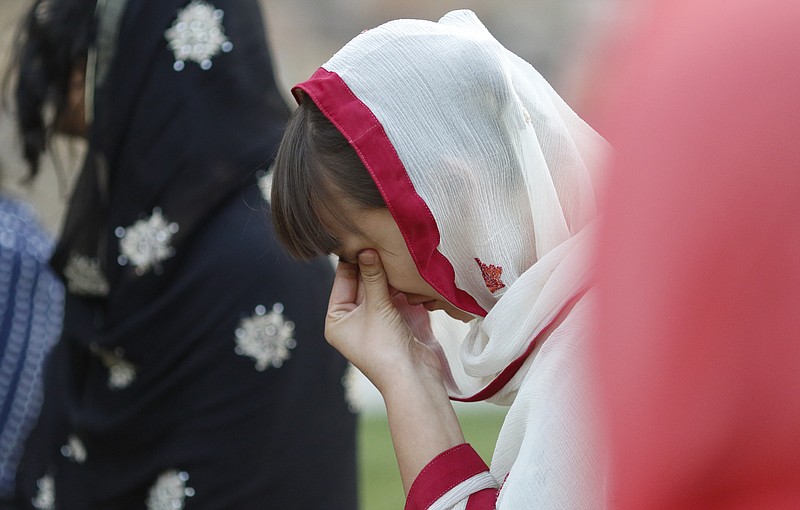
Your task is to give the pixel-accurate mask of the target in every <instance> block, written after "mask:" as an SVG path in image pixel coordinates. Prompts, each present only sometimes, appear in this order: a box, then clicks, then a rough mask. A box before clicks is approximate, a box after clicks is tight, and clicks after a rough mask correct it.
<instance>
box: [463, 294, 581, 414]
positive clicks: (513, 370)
mask: <svg viewBox="0 0 800 510" xmlns="http://www.w3.org/2000/svg"><path fill="white" fill-rule="evenodd" d="M588 290H589V289H584V290H582V291H580V292H578V293H577V294H576V295H575V296H574V297H573V298H572V299H570V300H569V301H568V302H567V304H565V305H564V306H563V307H562V308H561V310H560V311H559V312H558V314H557V315H556V316H555V317H553V319H552V320H551V321H550V322H549V323H548V324H547V326H546V327H545V328H544V329H543V330H541V331H540V332H539V334H538V335H536V336H535V337H533V340H531V342H530V343H529V344H528V347H527V348H526V349H525V352H523V353H522V355H521V356H519V357H518V358H517V359H515V360H514V361H512V362H511V363H510V364H509V365H508V366H506V368H504V369H503V371H502V372H500V374H499V375H498V376H497V377H495V378H494V380H492V382H490V383H489V384H487V385H486V386H484V388H483V389H482V390H480V391H479V392H478V393H476V394H474V395H472V396H470V397H450V400H455V401H457V402H480V401H481V400H486V399H487V398H491V397H492V396H494V394H495V393H497V392H498V391H500V390H501V389H502V388H503V386H505V385H506V384H508V381H510V380H511V378H512V377H514V376H515V375H516V374H517V372H519V369H520V368H522V365H523V364H524V363H525V360H527V359H528V356H530V355H531V353H532V352H533V350H534V349H535V348H536V346H537V345H539V344H540V343H541V342H542V341H543V340H544V339H545V338H547V336H548V335H550V333H552V332H553V330H554V329H556V326H557V325H558V324H559V322H560V321H561V320H562V319H563V318H565V317H566V316H567V314H569V312H570V311H571V310H572V308H573V307H574V306H575V304H576V303H577V302H578V301H579V300H580V299H581V298H582V297H583V295H584V294H586V292H587V291H588Z"/></svg>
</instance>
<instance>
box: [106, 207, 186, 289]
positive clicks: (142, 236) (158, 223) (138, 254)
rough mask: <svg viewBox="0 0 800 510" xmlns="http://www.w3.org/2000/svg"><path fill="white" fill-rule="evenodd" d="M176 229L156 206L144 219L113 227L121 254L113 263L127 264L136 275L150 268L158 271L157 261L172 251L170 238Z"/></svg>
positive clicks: (158, 263) (175, 225) (166, 256)
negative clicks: (125, 226) (127, 225)
mask: <svg viewBox="0 0 800 510" xmlns="http://www.w3.org/2000/svg"><path fill="white" fill-rule="evenodd" d="M178 230H179V227H178V224H177V223H171V222H167V220H166V218H164V216H163V215H162V214H161V209H159V208H158V207H156V208H155V209H153V214H152V215H151V216H150V217H149V218H147V219H145V220H139V221H137V222H136V223H134V224H133V225H131V226H130V227H128V228H123V227H117V228H116V230H115V231H114V234H115V235H116V236H117V237H118V238H119V251H120V253H121V255H120V256H119V257H118V258H117V262H119V265H121V266H124V265H127V264H128V263H130V264H131V265H132V266H134V267H135V268H136V269H135V271H136V274H137V275H139V276H141V275H143V274H145V273H146V272H147V271H148V270H150V268H153V270H154V271H155V272H156V273H159V272H160V271H161V261H163V260H166V259H168V258H170V257H171V256H173V255H174V254H175V249H174V248H173V247H172V246H170V241H171V240H172V236H173V235H175V234H176V233H177V232H178Z"/></svg>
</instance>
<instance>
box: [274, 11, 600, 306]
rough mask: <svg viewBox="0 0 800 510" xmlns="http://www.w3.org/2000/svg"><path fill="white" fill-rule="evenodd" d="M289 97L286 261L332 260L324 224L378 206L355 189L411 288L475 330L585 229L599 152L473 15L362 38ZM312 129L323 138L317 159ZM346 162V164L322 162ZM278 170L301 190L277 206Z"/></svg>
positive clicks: (393, 25) (407, 23)
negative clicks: (329, 140) (401, 258)
mask: <svg viewBox="0 0 800 510" xmlns="http://www.w3.org/2000/svg"><path fill="white" fill-rule="evenodd" d="M295 95H296V97H298V99H299V100H300V101H299V102H300V103H301V105H300V109H299V111H298V113H297V114H296V116H295V118H294V119H293V121H292V124H291V125H290V127H289V130H288V131H287V133H286V138H285V139H284V144H283V146H282V147H281V153H280V154H279V156H278V161H279V163H278V165H279V169H278V171H277V172H276V175H275V179H276V181H277V183H276V184H275V185H274V187H273V198H274V203H273V208H274V209H275V213H276V214H275V216H276V221H277V222H278V225H279V226H278V228H279V232H280V234H281V235H282V237H283V239H284V240H285V241H287V244H288V245H289V247H290V249H292V250H293V251H294V252H295V253H299V254H301V255H310V254H313V253H324V252H328V251H336V249H337V240H336V238H335V235H332V234H331V232H333V230H334V229H331V228H327V227H326V225H330V226H339V227H344V229H343V230H349V231H356V232H357V231H358V230H359V228H360V226H361V225H360V222H359V220H358V217H357V216H353V217H352V220H353V223H355V225H351V224H348V223H347V221H342V220H348V219H350V218H351V216H348V215H344V214H342V213H341V211H342V210H343V209H344V207H345V206H351V205H352V206H358V207H360V208H361V210H362V211H370V210H371V208H372V207H380V206H381V205H382V204H381V201H379V200H374V201H372V200H360V199H355V198H354V197H355V195H356V194H355V191H357V192H358V193H363V192H368V193H369V194H371V196H373V197H375V198H377V197H378V196H380V197H381V198H382V199H383V200H382V203H384V204H385V207H386V209H388V211H389V213H391V214H390V216H391V218H392V219H393V220H394V222H395V224H396V227H397V228H398V229H399V233H400V236H401V237H402V239H403V240H404V241H405V245H406V247H407V251H408V252H409V254H410V257H411V259H412V260H413V263H414V265H415V267H416V270H417V272H418V273H419V275H421V277H422V279H423V280H424V281H425V282H426V283H427V284H428V285H430V287H432V288H433V289H435V291H436V292H437V293H438V294H439V295H441V296H444V297H445V299H446V300H447V301H448V302H449V303H452V304H453V305H455V306H457V307H458V308H459V309H461V310H464V311H466V312H469V313H472V314H473V315H478V316H483V315H486V313H487V312H488V311H489V310H490V309H492V308H493V307H494V305H495V304H496V303H497V301H498V300H499V299H501V298H502V296H503V295H505V294H506V292H507V290H508V289H509V288H510V287H511V286H512V284H513V283H514V282H515V281H516V280H517V279H518V278H519V277H520V276H521V275H522V274H523V273H525V272H526V271H528V269H530V268H531V267H532V266H533V265H534V264H535V263H536V262H537V261H538V260H540V259H541V258H542V257H544V256H545V255H547V254H548V253H549V252H550V251H552V250H554V248H556V247H557V246H559V245H561V244H562V243H564V242H565V241H566V240H568V239H570V237H572V236H573V235H574V234H575V233H577V232H578V231H580V230H581V229H582V228H583V226H584V225H585V224H586V223H587V221H589V220H590V219H591V217H592V215H593V209H594V192H593V185H592V182H591V174H590V167H593V166H594V165H595V164H596V163H597V161H596V153H597V152H598V151H597V149H599V148H600V147H601V146H602V143H603V142H602V139H600V137H598V136H597V134H596V133H595V132H594V131H593V130H592V129H591V128H590V127H589V126H587V125H586V124H585V123H583V121H581V120H580V119H579V118H578V117H577V116H576V115H575V114H574V112H572V110H570V109H569V107H568V106H567V105H566V104H565V103H564V102H563V100H561V98H560V97H559V96H558V95H557V94H556V93H555V91H553V89H552V88H551V87H550V86H549V85H548V84H547V82H546V81H545V80H544V79H543V78H542V77H541V75H539V74H538V73H537V72H536V71H535V70H534V69H533V68H532V67H531V66H530V65H529V64H527V63H525V62H523V61H522V60H520V59H519V58H518V57H517V56H516V55H514V54H513V53H511V52H509V51H508V50H507V49H505V48H504V47H503V46H502V45H501V44H500V43H499V42H497V40H495V39H494V38H493V37H492V36H491V34H490V33H489V32H488V31H487V30H486V28H485V27H484V26H483V25H482V24H481V23H480V21H479V20H478V19H477V18H476V17H475V15H474V14H472V13H471V12H468V11H456V12H453V13H450V14H448V15H447V16H445V17H444V18H442V20H440V21H439V22H438V23H432V22H426V21H419V20H397V21H393V22H390V23H387V24H384V25H382V26H380V27H378V28H375V29H373V30H368V31H366V32H365V33H362V34H361V35H359V36H357V37H356V38H355V39H353V40H352V41H351V42H350V43H348V44H347V45H346V46H345V47H344V48H342V50H340V51H339V52H338V53H337V54H336V55H334V56H333V57H332V58H331V59H330V60H329V61H328V62H327V63H325V64H323V66H322V68H320V69H319V70H317V72H316V73H314V75H313V76H312V77H311V78H310V79H309V80H307V81H305V82H303V83H301V84H299V85H298V86H297V87H296V88H295ZM311 103H313V104H311ZM312 114H313V116H312ZM312 120H313V122H312ZM320 126H325V128H326V132H327V131H330V132H331V133H332V134H333V136H334V137H335V144H332V145H330V146H329V147H326V148H325V149H326V150H324V151H323V150H318V148H317V146H316V144H318V143H319V141H318V140H319V138H321V137H319V136H318V133H317V132H316V130H317V129H320ZM312 149H313V150H312ZM344 154H347V156H348V157H349V158H350V159H349V162H348V163H346V164H345V165H343V166H339V165H337V164H332V163H331V161H332V160H331V159H330V158H331V157H332V156H336V158H334V159H336V160H337V161H339V160H340V159H341V157H342V156H343V155H344ZM326 158H328V159H326ZM285 162H292V163H291V164H290V165H286V164H285ZM281 168H283V169H290V170H291V171H293V172H294V173H295V174H296V175H295V176H293V177H291V179H300V181H299V182H302V183H305V184H304V185H303V186H298V187H296V189H295V191H294V192H292V193H287V188H286V187H285V186H286V184H287V182H290V181H289V178H287V177H286V176H281V175H280V171H281ZM337 168H343V169H344V170H345V174H343V176H344V177H346V178H345V179H341V178H336V177H334V175H335V174H334V170H336V169H337ZM592 170H593V169H592ZM356 177H357V178H359V179H362V180H361V181H359V182H349V181H350V180H351V178H356ZM311 183H313V184H311ZM375 188H377V190H379V191H380V193H379V194H378V193H376V190H375ZM281 200H284V202H281ZM288 201H292V202H299V203H286V202H288ZM292 215H295V216H294V217H292ZM287 218H289V221H288V222H287V221H286V219H287ZM307 218H312V219H313V220H314V221H311V222H309V221H306V219H307ZM326 222H327V223H326ZM286 224H295V225H299V227H293V228H292V229H285V228H284V226H285V225H286ZM356 227H358V228H356ZM338 244H341V243H338ZM390 283H392V282H391V281H390Z"/></svg>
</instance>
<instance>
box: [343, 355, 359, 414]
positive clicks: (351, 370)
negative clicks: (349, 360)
mask: <svg viewBox="0 0 800 510" xmlns="http://www.w3.org/2000/svg"><path fill="white" fill-rule="evenodd" d="M359 375H360V372H359V370H358V369H357V368H356V367H355V365H350V364H348V365H347V369H346V370H345V372H344V375H343V376H342V386H344V399H345V401H346V402H347V408H348V409H349V410H350V412H351V413H358V412H359V411H361V408H362V407H363V398H362V395H361V390H360V388H359V386H358V378H359Z"/></svg>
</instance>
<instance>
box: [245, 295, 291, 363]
mask: <svg viewBox="0 0 800 510" xmlns="http://www.w3.org/2000/svg"><path fill="white" fill-rule="evenodd" d="M235 334H236V348H235V349H234V351H235V352H236V354H238V355H240V356H249V357H251V358H253V359H254V360H255V361H256V370H258V371H263V370H266V369H267V368H268V367H270V366H272V367H275V368H278V367H281V366H282V365H283V362H284V361H286V360H287V359H289V357H290V356H291V353H290V352H289V351H290V350H291V349H294V348H295V346H296V345H297V342H296V341H295V339H294V337H293V335H294V323H293V322H292V321H287V320H285V319H284V317H283V305H282V304H280V303H275V305H274V306H273V307H272V310H270V312H269V313H267V308H266V307H265V306H264V305H258V306H257V307H256V311H255V314H253V315H252V316H250V317H247V318H244V319H242V321H241V322H240V323H239V327H238V328H236V333H235Z"/></svg>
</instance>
